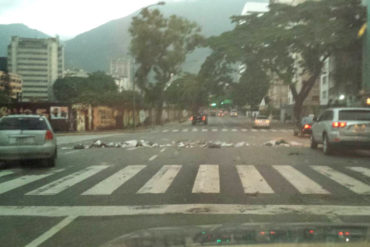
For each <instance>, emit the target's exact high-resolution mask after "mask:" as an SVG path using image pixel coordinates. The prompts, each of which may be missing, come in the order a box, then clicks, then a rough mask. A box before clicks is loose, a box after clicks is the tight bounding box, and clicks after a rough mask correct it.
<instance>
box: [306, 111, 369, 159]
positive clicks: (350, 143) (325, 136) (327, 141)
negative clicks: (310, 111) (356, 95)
mask: <svg viewBox="0 0 370 247" xmlns="http://www.w3.org/2000/svg"><path fill="white" fill-rule="evenodd" d="M317 144H323V151H324V153H325V154H331V153H332V152H333V151H334V150H335V149H336V148H338V147H347V148H358V149H367V148H370V108H364V107H363V108H352V107H351V108H350V107H346V108H331V109H327V110H326V111H324V112H323V113H322V114H321V115H320V116H319V117H318V118H317V119H315V121H314V123H313V125H312V135H311V148H316V147H317Z"/></svg>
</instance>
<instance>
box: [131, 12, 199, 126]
mask: <svg viewBox="0 0 370 247" xmlns="http://www.w3.org/2000/svg"><path fill="white" fill-rule="evenodd" d="M129 31H130V34H131V36H132V39H131V46H130V51H131V54H132V55H133V56H134V57H135V61H136V63H137V64H138V68H137V70H136V73H135V81H136V82H137V84H138V86H139V87H140V88H141V89H142V90H143V92H144V94H145V98H146V100H147V101H149V102H150V103H151V104H152V105H154V106H155V107H156V108H157V117H156V121H157V123H160V120H161V115H162V108H163V101H164V89H165V87H166V86H167V84H168V83H169V81H170V80H171V77H172V76H173V75H177V74H179V73H180V72H181V65H182V64H183V63H184V61H185V58H186V55H187V54H188V53H189V52H191V51H193V50H194V49H195V48H196V47H197V46H200V45H201V44H202V42H203V38H202V36H201V35H200V27H199V26H198V25H197V24H196V23H194V22H190V21H188V20H186V19H184V18H181V17H178V16H175V15H172V16H170V17H169V18H165V17H164V16H163V15H162V14H161V13H160V12H159V10H152V11H150V10H148V9H143V10H142V11H141V13H140V16H138V17H134V18H133V20H132V23H131V27H130V29H129Z"/></svg>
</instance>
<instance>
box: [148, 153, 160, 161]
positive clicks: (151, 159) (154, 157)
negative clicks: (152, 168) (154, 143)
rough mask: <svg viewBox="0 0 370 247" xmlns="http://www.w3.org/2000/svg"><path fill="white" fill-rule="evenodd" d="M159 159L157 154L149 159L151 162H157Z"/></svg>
mask: <svg viewBox="0 0 370 247" xmlns="http://www.w3.org/2000/svg"><path fill="white" fill-rule="evenodd" d="M157 157H158V155H157V154H155V155H153V156H152V157H150V158H149V161H153V160H155V159H156V158H157Z"/></svg>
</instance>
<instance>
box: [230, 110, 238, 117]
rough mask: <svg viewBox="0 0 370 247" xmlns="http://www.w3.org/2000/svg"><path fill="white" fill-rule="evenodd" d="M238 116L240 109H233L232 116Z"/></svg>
mask: <svg viewBox="0 0 370 247" xmlns="http://www.w3.org/2000/svg"><path fill="white" fill-rule="evenodd" d="M237 116H238V111H237V110H232V111H231V112H230V117H237Z"/></svg>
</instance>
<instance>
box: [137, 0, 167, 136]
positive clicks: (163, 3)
mask: <svg viewBox="0 0 370 247" xmlns="http://www.w3.org/2000/svg"><path fill="white" fill-rule="evenodd" d="M165 4H166V2H163V1H161V2H158V3H155V4H151V5H149V6H146V7H144V8H141V10H140V11H139V12H138V13H137V14H136V15H135V16H134V17H136V16H137V15H139V14H140V13H141V12H142V11H143V10H144V9H148V8H150V7H153V6H159V5H165ZM135 64H136V61H135V58H134V64H133V68H134V77H133V82H132V93H133V95H132V117H133V130H134V131H135V129H136V118H135V117H136V79H135V76H136V75H135V74H136V69H135Z"/></svg>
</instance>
